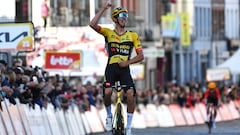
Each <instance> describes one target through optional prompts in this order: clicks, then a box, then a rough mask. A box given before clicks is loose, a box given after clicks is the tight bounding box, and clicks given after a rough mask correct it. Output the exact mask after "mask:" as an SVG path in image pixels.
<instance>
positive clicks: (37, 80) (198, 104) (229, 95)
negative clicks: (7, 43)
mask: <svg viewBox="0 0 240 135" xmlns="http://www.w3.org/2000/svg"><path fill="white" fill-rule="evenodd" d="M0 72H1V78H0V80H1V89H0V90H1V94H0V100H1V104H0V109H1V120H2V125H1V126H0V127H1V128H2V129H3V130H1V132H5V133H9V132H10V133H13V134H14V133H15V132H16V133H20V132H18V131H17V130H19V127H20V129H23V130H22V131H21V132H23V134H26V133H28V132H37V131H47V132H49V134H53V133H52V132H57V131H55V129H57V128H52V127H51V126H53V127H54V126H56V125H57V126H58V128H59V132H61V133H63V132H66V134H75V133H72V132H73V131H75V130H72V129H70V128H77V127H76V125H78V126H79V125H82V126H83V127H82V128H78V129H79V132H82V133H83V134H88V133H92V132H103V131H104V126H103V123H104V120H105V110H104V104H103V97H102V86H101V83H102V80H101V79H100V80H95V82H96V83H95V82H94V83H93V82H92V81H91V79H90V81H87V82H86V80H81V79H80V78H71V79H69V78H64V77H61V76H60V75H58V74H56V75H55V76H48V72H46V71H45V70H44V69H42V68H39V67H27V66H23V65H22V63H21V61H19V60H16V61H14V62H13V65H12V66H11V67H9V66H8V64H7V63H6V62H5V61H4V60H1V61H0ZM93 79H95V78H93ZM83 82H84V83H83ZM219 87H220V92H221V103H220V105H221V107H220V108H219V113H218V114H219V115H218V118H217V119H218V121H222V120H232V119H236V118H239V112H238V111H239V108H240V104H239V100H240V87H239V86H238V85H234V84H229V85H224V84H221V85H219ZM205 90H206V84H200V83H197V82H194V81H193V82H189V83H188V84H185V85H178V81H177V80H173V81H172V82H168V83H167V84H166V85H165V86H158V87H156V88H155V89H149V88H145V89H137V94H136V102H137V108H136V111H135V115H134V121H142V122H143V123H142V125H139V124H136V123H135V122H134V123H135V125H134V124H133V125H134V127H136V128H146V127H156V126H160V127H161V126H162V127H165V126H181V125H193V124H202V123H203V122H204V118H205V117H204V115H205V113H206V111H205V105H204V103H205V100H204V99H203V97H204V96H203V95H204V92H205ZM114 99H115V97H114V96H113V102H114ZM124 103H125V101H124ZM9 110H10V111H9ZM177 111H178V113H172V112H177ZM72 113H74V114H75V115H76V116H75V115H73V116H74V117H73V116H72V115H70V114H72ZM17 114H18V115H17ZM150 114H154V115H150ZM7 116H9V117H7ZM186 116H187V118H188V119H186V118H185V117H186ZM156 117H158V118H157V119H156ZM6 118H8V119H6ZM41 118H42V119H41ZM39 119H41V120H39ZM53 119H55V120H53ZM97 120H99V121H97ZM156 120H158V121H156ZM16 121H18V122H16ZM73 121H75V122H76V123H77V122H78V124H76V123H75V124H74V123H73ZM42 122H43V123H44V124H43V123H42ZM80 122H81V123H80ZM79 123H80V124H79ZM89 123H90V124H89ZM32 124H33V125H36V124H37V126H36V127H32ZM54 124H55V125H54ZM66 124H67V125H68V126H67V127H66ZM99 124H100V125H102V126H99ZM144 124H145V126H144ZM70 125H72V126H70ZM86 125H88V126H86ZM92 125H94V127H92ZM97 125H98V126H97ZM41 128H43V129H44V130H41ZM65 128H66V129H65ZM99 128H101V129H99ZM53 129H54V130H53ZM35 130H36V131H35ZM61 130H66V131H61ZM80 130H81V131H80ZM3 134H4V133H3ZM33 134H35V133H33Z"/></svg>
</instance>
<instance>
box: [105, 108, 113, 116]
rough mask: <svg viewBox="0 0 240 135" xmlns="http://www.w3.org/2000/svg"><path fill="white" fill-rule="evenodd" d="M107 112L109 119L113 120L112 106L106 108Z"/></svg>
mask: <svg viewBox="0 0 240 135" xmlns="http://www.w3.org/2000/svg"><path fill="white" fill-rule="evenodd" d="M106 111H107V117H108V118H112V108H111V105H109V106H107V107H106Z"/></svg>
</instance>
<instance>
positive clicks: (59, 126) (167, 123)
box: [0, 99, 240, 135]
mask: <svg viewBox="0 0 240 135" xmlns="http://www.w3.org/2000/svg"><path fill="white" fill-rule="evenodd" d="M239 106H240V100H236V101H232V102H229V103H227V104H223V105H222V106H221V107H220V108H219V109H218V116H217V121H228V120H235V119H240V113H239ZM2 107H3V111H1V112H0V134H1V135H43V134H44V135H56V134H57V135H86V134H91V133H100V132H105V125H104V124H105V118H106V111H105V109H99V110H98V109H96V108H95V107H94V106H91V110H90V111H85V112H79V110H78V108H77V106H73V107H72V106H71V107H69V109H68V110H66V111H63V110H62V109H57V110H54V108H53V106H52V105H51V104H50V103H49V105H48V107H47V109H42V110H41V109H40V108H39V107H38V106H36V107H35V109H34V110H33V109H32V108H30V107H29V106H28V105H24V104H20V103H19V101H17V104H16V105H12V104H10V103H9V102H8V100H7V99H5V100H4V101H3V102H2ZM114 108H115V107H114V106H113V107H112V110H113V111H114ZM125 112H126V106H125ZM125 116H126V113H125ZM205 116H206V108H205V105H204V104H202V103H198V104H196V106H195V107H192V108H186V107H183V108H181V107H180V106H179V105H177V104H170V105H164V104H163V105H158V106H157V105H154V104H147V105H146V106H144V105H142V104H139V105H138V110H136V111H135V114H134V117H133V123H132V125H133V128H142V129H143V128H148V127H174V126H189V125H198V124H203V123H204V120H205Z"/></svg>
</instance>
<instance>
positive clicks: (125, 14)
mask: <svg viewBox="0 0 240 135" xmlns="http://www.w3.org/2000/svg"><path fill="white" fill-rule="evenodd" d="M118 17H120V18H128V14H127V13H125V12H122V13H119V14H118Z"/></svg>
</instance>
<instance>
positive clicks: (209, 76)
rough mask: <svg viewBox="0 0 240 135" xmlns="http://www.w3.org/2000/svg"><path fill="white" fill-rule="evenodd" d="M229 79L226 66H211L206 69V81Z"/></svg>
mask: <svg viewBox="0 0 240 135" xmlns="http://www.w3.org/2000/svg"><path fill="white" fill-rule="evenodd" d="M229 79H230V71H229V69H228V68H212V69H207V73H206V80H207V81H223V80H229Z"/></svg>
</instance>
